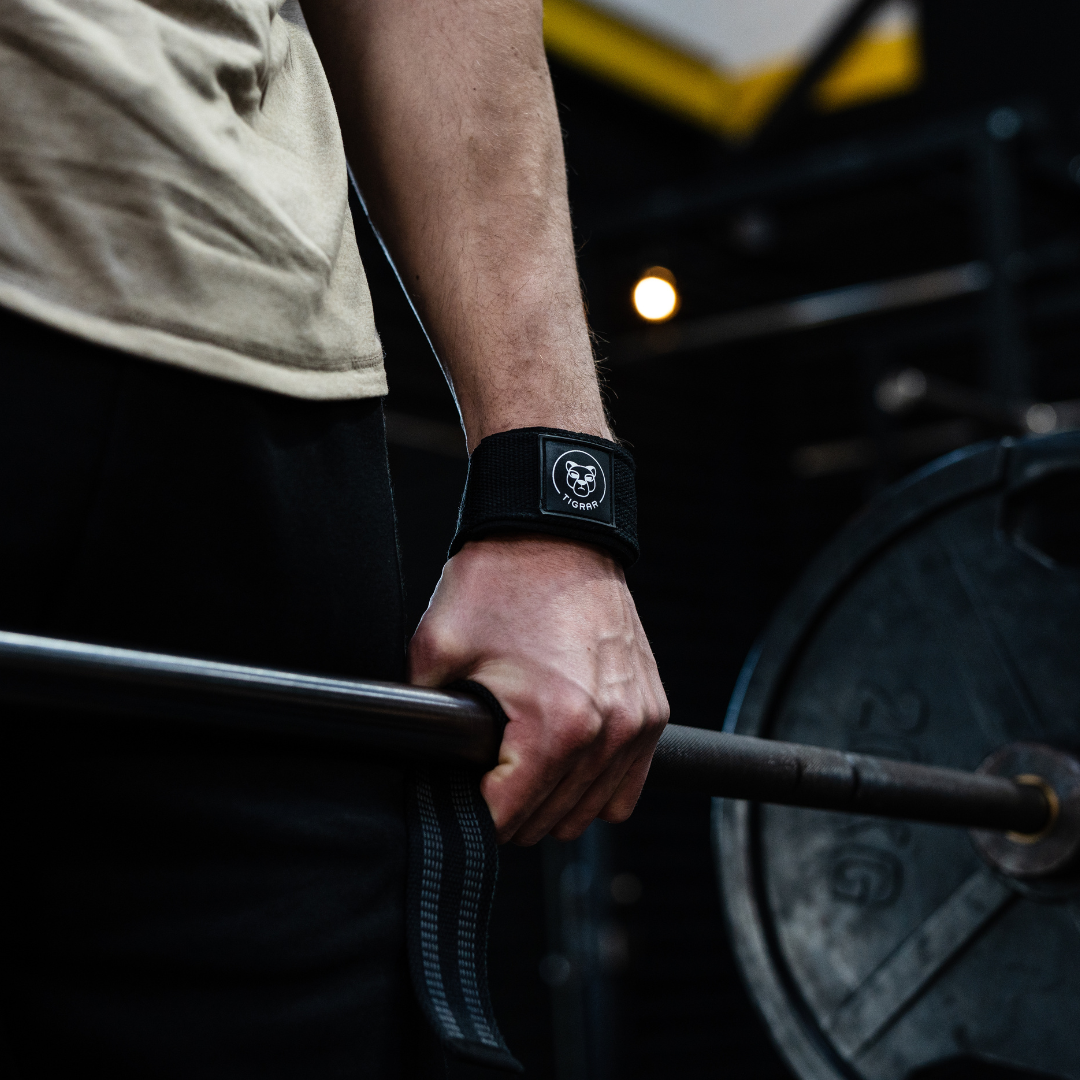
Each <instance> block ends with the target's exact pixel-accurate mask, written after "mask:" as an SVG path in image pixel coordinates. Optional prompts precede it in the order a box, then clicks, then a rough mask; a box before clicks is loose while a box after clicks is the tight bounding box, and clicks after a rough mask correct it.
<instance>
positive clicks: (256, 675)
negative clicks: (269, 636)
mask: <svg viewBox="0 0 1080 1080" xmlns="http://www.w3.org/2000/svg"><path fill="white" fill-rule="evenodd" d="M0 700H2V701H4V702H5V703H7V704H22V705H28V706H34V707H38V708H48V709H62V710H64V711H71V712H75V713H87V714H93V715H111V716H125V717H133V718H138V719H139V720H140V721H141V722H144V723H146V724H150V723H153V722H155V721H156V722H159V723H164V724H168V725H176V724H181V725H185V726H191V725H197V726H205V727H210V728H213V729H226V730H242V731H248V732H251V733H262V734H272V735H278V736H285V737H290V738H301V739H304V740H306V741H324V740H330V741H332V742H333V743H335V744H336V745H339V746H342V747H343V748H350V749H363V750H366V751H372V752H376V753H385V754H390V755H394V756H398V757H405V758H409V759H418V758H426V759H438V760H443V761H454V762H458V763H467V764H472V765H476V766H487V765H490V764H491V763H493V761H494V760H495V756H496V753H497V750H498V745H497V741H496V727H495V723H494V720H493V717H492V716H491V714H490V713H489V712H488V710H487V708H486V707H485V706H484V705H483V704H481V703H480V702H479V701H477V700H476V699H475V698H473V697H470V696H469V695H468V694H465V693H460V692H455V691H448V690H427V689H423V688H420V687H415V686H403V685H400V684H397V683H385V682H374V681H363V680H354V679H335V678H326V677H322V676H317V675H302V674H296V673H292V672H286V671H276V670H271V669H266V668H254V667H246V666H243V665H238V664H225V663H219V662H216V661H209V660H198V659H193V658H188V657H178V656H168V655H164V654H160V653H147V652H138V651H135V650H131V649H119V648H112V647H108V646H102V645H92V644H86V643H83V642H72V641H61V640H57V639H54V638H44V637H35V636H31V635H26V634H16V633H10V632H4V631H0ZM649 783H650V785H651V786H663V787H669V788H674V789H677V790H681V791H693V792H699V793H703V794H707V795H714V796H721V797H723V798H730V799H748V800H752V801H755V802H767V803H779V804H784V805H788V806H803V807H813V808H817V809H823V810H840V811H846V812H849V813H858V814H870V815H877V816H882V817H892V818H902V819H906V820H912V821H928V822H936V823H939V824H943V825H963V826H967V827H969V828H981V829H998V830H1010V831H1014V832H1018V833H1025V834H1034V833H1037V832H1038V831H1039V830H1040V829H1042V828H1043V827H1044V825H1045V824H1046V822H1047V821H1048V818H1049V815H1050V807H1049V805H1048V802H1047V799H1046V797H1045V796H1044V794H1043V793H1042V791H1041V790H1040V789H1039V788H1038V787H1033V786H1030V785H1026V784H1020V783H1016V782H1015V781H1013V780H1010V779H1008V778H1005V777H996V776H986V775H982V774H978V773H968V772H964V771H962V770H959V769H946V768H940V767H936V766H929V765H918V764H914V763H912V762H906V761H892V760H887V759H884V758H877V757H871V756H869V755H865V754H849V753H845V752H843V751H839V750H829V749H824V748H821V747H813V746H802V745H797V744H794V743H783V742H776V741H774V740H771V739H759V738H754V737H751V736H746V735H734V734H728V733H725V732H718V731H710V730H707V729H703V728H690V727H681V726H678V725H675V724H670V725H668V727H667V728H666V729H665V731H664V733H663V735H662V736H661V738H660V742H659V745H658V746H657V749H656V755H655V757H654V759H653V765H652V770H651V773H650V778H649Z"/></svg>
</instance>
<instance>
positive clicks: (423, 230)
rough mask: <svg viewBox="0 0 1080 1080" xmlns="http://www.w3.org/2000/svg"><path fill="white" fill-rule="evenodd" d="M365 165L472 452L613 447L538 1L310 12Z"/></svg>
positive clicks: (310, 1) (358, 166)
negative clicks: (582, 443) (480, 447)
mask: <svg viewBox="0 0 1080 1080" xmlns="http://www.w3.org/2000/svg"><path fill="white" fill-rule="evenodd" d="M303 7H304V12H305V15H306V17H307V20H308V24H309V26H310V28H311V31H312V34H313V37H314V39H315V44H316V46H317V48H318V50H319V53H320V55H321V57H322V59H323V63H324V65H325V67H326V71H327V75H328V77H329V79H330V84H331V87H332V90H333V93H334V97H335V100H336V102H337V106H338V112H339V115H340V116H341V120H342V128H343V135H344V139H345V146H346V151H347V153H348V156H349V160H350V162H351V164H352V167H353V169H354V171H355V173H356V175H357V179H358V182H359V183H360V186H361V188H362V190H363V193H364V198H365V200H366V202H367V204H368V207H369V210H370V211H371V213H372V215H373V217H374V219H375V222H376V225H377V226H378V228H379V230H380V232H381V233H382V235H383V238H384V240H385V241H386V243H387V245H388V246H389V248H390V251H391V253H392V255H393V257H394V260H395V262H396V264H397V267H398V270H399V272H400V274H401V276H402V278H403V280H404V281H405V282H406V284H407V287H408V289H409V291H410V293H411V294H412V297H413V300H414V302H415V303H416V306H417V308H418V310H419V312H420V315H421V318H422V319H423V321H424V324H425V326H426V328H427V331H428V333H429V334H430V336H431V338H432V342H433V344H434V346H435V350H436V352H437V354H438V356H439V360H440V362H441V363H442V364H443V366H444V369H445V371H446V372H447V375H448V377H449V379H450V381H451V383H452V386H453V388H454V393H455V396H456V397H457V400H458V405H459V408H460V410H461V414H462V419H463V421H464V423H465V429H466V433H467V436H468V440H469V446H470V449H471V448H472V447H474V446H475V445H476V443H477V442H478V441H479V440H480V439H482V438H483V437H484V436H486V435H490V434H492V433H494V432H497V431H505V430H508V429H510V428H516V427H527V426H548V427H560V428H566V429H569V430H573V431H584V432H589V433H590V434H594V435H602V436H606V437H610V433H609V432H608V429H607V424H606V421H605V417H604V411H603V406H602V404H601V400H600V393H599V389H598V386H597V379H596V372H595V367H594V363H593V356H592V348H591V343H590V339H589V333H588V329H587V326H586V322H585V316H584V311H583V306H582V301H581V293H580V286H579V283H578V277H577V269H576V265H575V258H574V248H573V240H572V236H571V230H570V214H569V207H568V203H567V196H566V177H565V167H564V160H563V150H562V140H561V134H560V130H559V124H558V115H557V111H556V107H555V100H554V96H553V93H552V89H551V82H550V78H549V75H548V68H547V62H546V59H545V56H544V49H543V40H542V26H541V20H542V5H541V2H540V0H304V4H303Z"/></svg>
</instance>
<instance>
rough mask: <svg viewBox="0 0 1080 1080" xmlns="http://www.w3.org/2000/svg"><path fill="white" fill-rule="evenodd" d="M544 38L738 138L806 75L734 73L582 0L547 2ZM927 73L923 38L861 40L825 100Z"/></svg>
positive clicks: (830, 81) (857, 97)
mask: <svg viewBox="0 0 1080 1080" xmlns="http://www.w3.org/2000/svg"><path fill="white" fill-rule="evenodd" d="M544 41H545V44H546V45H547V48H548V50H549V51H550V52H551V53H552V55H554V56H557V57H558V58H559V59H561V60H565V61H567V62H568V63H571V64H574V65H575V66H577V67H580V68H583V69H584V70H586V71H588V72H590V73H591V74H594V75H597V76H599V77H600V78H603V79H606V80H607V81H608V82H611V83H614V84H615V85H616V86H618V87H620V88H622V89H623V90H626V91H628V92H629V93H632V94H635V95H636V96H638V97H641V98H644V99H645V100H646V101H649V102H652V103H653V104H655V105H659V106H661V107H663V108H666V109H670V110H671V111H672V112H675V113H677V114H679V115H681V116H683V117H685V118H687V119H689V120H692V121H694V122H696V123H698V124H701V125H702V126H704V127H706V128H709V129H710V130H712V131H715V132H717V133H719V134H721V135H724V136H726V137H727V138H729V139H735V140H737V139H743V138H746V137H747V136H749V135H752V134H753V132H754V131H755V130H756V129H757V128H758V127H759V126H760V124H761V123H762V121H764V119H765V118H766V117H767V116H768V114H769V112H770V111H771V109H772V107H773V106H774V105H775V104H776V102H777V101H778V100H779V99H780V98H781V97H782V96H783V94H784V91H785V90H786V89H787V88H788V86H790V84H791V83H792V81H793V80H794V79H795V77H796V76H797V75H798V73H799V66H798V65H797V64H794V63H791V62H790V61H782V62H778V63H776V64H772V65H768V66H764V67H762V68H760V69H759V70H757V71H752V72H748V73H744V74H742V75H740V76H739V77H738V78H733V77H730V76H727V75H725V74H724V73H723V72H720V71H717V70H716V69H714V68H713V67H711V66H710V65H709V64H707V63H706V62H705V61H703V60H700V59H697V58H695V57H691V56H688V55H686V54H685V53H683V52H681V51H680V50H678V49H675V48H673V47H672V46H670V45H666V44H664V43H663V42H660V41H657V40H656V39H655V38H653V37H650V36H649V35H648V34H645V33H643V32H642V31H640V30H637V29H635V28H634V27H632V26H628V25H627V24H626V23H623V22H620V21H619V20H618V19H614V18H612V17H611V16H609V15H606V14H604V13H603V12H600V11H598V10H596V9H595V8H593V7H590V6H589V5H588V4H585V3H582V2H581V0H544ZM912 58H914V65H915V66H914V68H913V67H912V62H913V61H912ZM905 65H906V66H905ZM878 67H880V69H881V77H879V78H877V80H876V81H875V72H876V71H877V68H878ZM913 72H914V73H913ZM920 74H921V60H920V57H919V52H918V43H917V41H912V42H908V41H907V39H904V40H902V41H901V40H899V39H890V40H879V39H868V40H867V41H866V42H865V44H864V43H863V42H862V41H861V40H860V41H859V42H856V43H855V45H853V46H852V48H851V49H850V50H849V51H848V53H847V54H846V55H845V56H844V58H843V59H842V60H841V61H840V63H839V65H838V67H837V68H836V69H834V71H833V72H832V73H830V75H829V76H828V77H827V78H826V79H825V80H823V82H822V83H821V84H820V88H819V97H820V102H819V103H820V104H821V106H822V107H824V108H830V109H832V108H845V107H847V106H848V105H852V104H856V103H857V102H859V101H864V100H869V99H870V98H872V97H881V96H887V95H889V94H893V93H899V92H902V91H903V90H907V89H910V88H911V86H912V85H914V84H915V83H916V82H918V79H919V76H920Z"/></svg>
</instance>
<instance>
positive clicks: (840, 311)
mask: <svg viewBox="0 0 1080 1080" xmlns="http://www.w3.org/2000/svg"><path fill="white" fill-rule="evenodd" d="M990 283H991V274H990V269H989V267H988V266H987V265H986V263H984V262H980V261H975V262H968V263H962V264H961V265H959V266H947V267H944V268H942V269H940V270H928V271H925V272H924V273H921V274H910V275H908V276H906V277H899V278H890V279H888V280H885V281H869V282H864V283H861V284H859V285H845V286H843V287H842V288H839V289H829V290H827V291H826V292H819V293H811V294H810V295H809V296H800V297H796V298H795V299H792V300H782V301H780V302H779V303H775V304H762V305H761V306H759V307H752V308H745V309H743V310H742V311H733V312H729V313H727V314H724V315H710V316H707V317H705V318H700V319H692V320H687V321H686V322H682V323H677V322H676V323H670V324H668V325H666V326H657V327H654V328H652V329H650V330H645V331H642V332H639V333H636V334H632V335H627V336H626V337H624V338H622V339H621V340H620V341H619V342H617V343H616V348H615V350H614V351H613V356H612V360H613V362H615V363H622V364H626V363H632V362H634V361H639V360H648V359H651V358H653V357H657V356H664V355H667V354H670V353H676V352H685V351H688V350H690V349H705V348H710V347H714V346H717V345H731V344H734V343H736V342H740V341H751V340H753V339H755V338H762V337H769V336H771V335H773V334H784V333H791V332H792V331H796V330H811V329H813V328H815V327H818V326H828V325H830V324H832V323H837V322H843V321H845V320H847V319H854V318H858V317H860V316H864V315H877V314H880V313H882V312H886V311H900V310H903V309H904V308H912V307H918V306H920V305H923V304H933V303H938V302H940V301H943V300H952V299H954V298H955V297H958V296H969V295H971V294H972V293H978V292H982V291H984V290H985V289H987V288H989V286H990Z"/></svg>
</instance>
